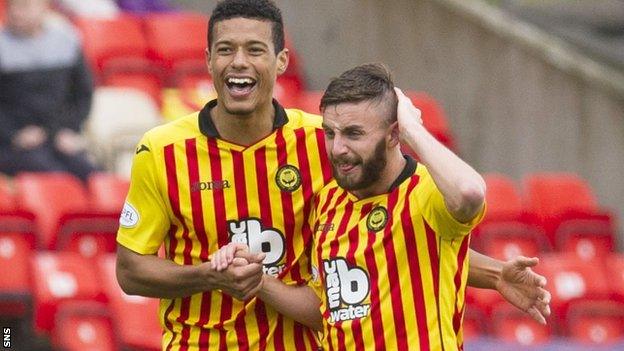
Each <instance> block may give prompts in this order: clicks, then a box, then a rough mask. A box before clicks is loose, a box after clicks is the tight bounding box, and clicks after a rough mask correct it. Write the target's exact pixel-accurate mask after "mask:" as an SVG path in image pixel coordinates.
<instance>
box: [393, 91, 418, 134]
mask: <svg viewBox="0 0 624 351" xmlns="http://www.w3.org/2000/svg"><path fill="white" fill-rule="evenodd" d="M394 91H395V92H396V94H397V98H398V99H399V104H398V106H397V122H398V124H399V133H400V135H401V140H405V137H404V136H405V133H406V131H408V130H410V129H412V128H416V127H419V126H422V114H421V112H420V110H419V109H418V108H417V107H416V106H414V104H413V103H412V100H410V98H408V97H407V96H405V94H404V93H403V91H402V90H401V89H399V88H396V87H395V88H394Z"/></svg>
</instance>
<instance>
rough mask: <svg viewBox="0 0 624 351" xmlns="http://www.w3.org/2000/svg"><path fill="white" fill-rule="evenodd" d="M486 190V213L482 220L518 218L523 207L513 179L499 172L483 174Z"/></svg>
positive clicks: (498, 220) (497, 220)
mask: <svg viewBox="0 0 624 351" xmlns="http://www.w3.org/2000/svg"><path fill="white" fill-rule="evenodd" d="M483 179H484V180H485V185H486V188H487V192H486V194H485V197H486V202H487V213H486V215H485V218H484V219H483V220H484V222H487V221H496V222H500V221H508V220H518V219H520V218H521V217H522V213H523V212H524V208H523V205H522V198H521V197H520V192H519V190H518V187H517V186H516V183H515V182H514V181H513V179H511V178H509V177H508V176H506V175H503V174H500V173H489V174H485V175H484V176H483Z"/></svg>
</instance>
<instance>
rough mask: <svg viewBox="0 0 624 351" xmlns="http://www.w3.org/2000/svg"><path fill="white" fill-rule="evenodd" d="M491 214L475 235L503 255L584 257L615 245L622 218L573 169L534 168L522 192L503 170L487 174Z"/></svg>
mask: <svg viewBox="0 0 624 351" xmlns="http://www.w3.org/2000/svg"><path fill="white" fill-rule="evenodd" d="M485 181H486V185H487V193H486V198H487V204H488V209H487V214H486V217H485V218H484V220H483V222H482V223H481V224H480V225H479V226H478V227H477V229H476V230H475V232H474V235H473V244H474V246H475V247H476V248H478V249H480V250H482V251H484V252H485V253H487V254H490V255H492V256H495V257H497V258H500V259H509V258H511V257H514V256H517V255H518V254H523V255H525V256H536V255H540V254H542V253H545V252H550V251H552V250H555V251H558V252H572V253H575V254H576V255H577V256H578V257H579V258H580V259H582V260H584V261H588V260H592V259H594V258H600V257H604V255H605V254H606V253H609V252H613V251H614V250H615V238H616V218H615V215H613V214H612V213H611V212H609V211H607V210H605V209H603V208H601V207H600V206H599V204H598V201H597V200H596V196H595V194H594V193H593V191H592V189H591V187H590V185H589V184H588V183H587V182H586V181H585V180H583V179H582V178H580V177H579V176H577V175H575V174H572V173H554V172H551V173H548V172H545V173H533V174H530V175H527V176H526V177H525V178H524V181H523V188H522V190H523V191H522V192H521V191H520V188H519V187H518V186H517V185H516V183H515V182H514V181H513V180H512V179H510V178H509V177H507V176H504V175H502V174H487V175H486V176H485Z"/></svg>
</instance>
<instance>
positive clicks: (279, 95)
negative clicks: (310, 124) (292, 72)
mask: <svg viewBox="0 0 624 351" xmlns="http://www.w3.org/2000/svg"><path fill="white" fill-rule="evenodd" d="M300 93H301V88H300V87H299V82H298V81H297V78H295V77H293V76H286V75H282V76H279V77H278V78H277V81H276V83H275V87H274V88H273V96H274V97H275V99H277V101H279V102H280V104H282V106H284V107H285V108H298V106H297V103H298V102H299V94H300Z"/></svg>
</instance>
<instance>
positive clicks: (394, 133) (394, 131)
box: [388, 121, 401, 148]
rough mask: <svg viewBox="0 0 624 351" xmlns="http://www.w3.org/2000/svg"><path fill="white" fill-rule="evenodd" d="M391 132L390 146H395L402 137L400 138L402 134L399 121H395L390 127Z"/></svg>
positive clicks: (389, 137)
mask: <svg viewBox="0 0 624 351" xmlns="http://www.w3.org/2000/svg"><path fill="white" fill-rule="evenodd" d="M388 129H389V133H388V146H389V147H390V148H394V147H396V146H397V145H399V144H400V142H401V139H400V134H399V122H398V121H394V122H393V123H392V124H391V125H390V126H389V127H388Z"/></svg>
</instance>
